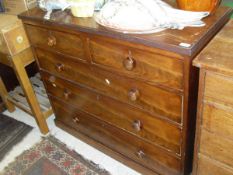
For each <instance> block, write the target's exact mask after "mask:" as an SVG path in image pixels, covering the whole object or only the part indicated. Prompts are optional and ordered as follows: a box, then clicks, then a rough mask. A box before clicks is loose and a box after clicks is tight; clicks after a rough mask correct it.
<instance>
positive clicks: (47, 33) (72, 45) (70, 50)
mask: <svg viewBox="0 0 233 175" xmlns="http://www.w3.org/2000/svg"><path fill="white" fill-rule="evenodd" d="M25 28H26V31H27V33H28V37H29V39H30V41H31V44H32V45H34V46H39V47H43V48H45V49H52V50H54V51H57V52H61V53H63V54H68V55H70V56H73V57H76V58H77V59H80V60H86V57H85V53H84V42H83V41H84V39H83V37H82V36H81V35H74V34H69V33H64V32H58V31H53V30H49V29H45V28H40V27H34V26H31V25H26V26H25Z"/></svg>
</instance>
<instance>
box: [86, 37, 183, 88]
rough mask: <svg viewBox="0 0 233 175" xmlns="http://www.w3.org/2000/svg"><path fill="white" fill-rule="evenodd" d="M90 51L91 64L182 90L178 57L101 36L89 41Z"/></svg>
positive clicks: (181, 69)
mask: <svg viewBox="0 0 233 175" xmlns="http://www.w3.org/2000/svg"><path fill="white" fill-rule="evenodd" d="M90 52H91V56H92V61H93V63H94V64H98V65H101V66H104V67H106V68H111V69H113V70H115V71H117V72H120V73H123V74H125V75H128V76H130V77H137V78H140V79H143V80H146V81H149V82H152V83H156V84H159V85H163V86H167V87H169V88H174V89H183V61H182V60H179V59H177V58H170V57H167V56H163V55H160V54H156V53H152V52H149V51H143V50H140V49H138V48H137V47H136V46H135V48H132V47H127V46H122V45H120V44H115V43H113V42H108V41H105V40H101V39H98V40H93V39H91V40H90Z"/></svg>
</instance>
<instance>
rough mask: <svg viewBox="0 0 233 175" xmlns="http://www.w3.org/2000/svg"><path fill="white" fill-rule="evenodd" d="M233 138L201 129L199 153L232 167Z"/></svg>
mask: <svg viewBox="0 0 233 175" xmlns="http://www.w3.org/2000/svg"><path fill="white" fill-rule="evenodd" d="M232 148H233V140H232V139H227V138H225V137H224V136H222V135H217V134H215V133H210V132H208V131H206V130H205V129H202V131H201V139H200V153H201V154H204V155H207V156H208V157H210V158H212V159H215V160H217V161H219V162H222V163H224V164H226V165H228V166H230V167H233V149H232Z"/></svg>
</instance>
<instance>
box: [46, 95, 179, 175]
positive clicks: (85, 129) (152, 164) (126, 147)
mask: <svg viewBox="0 0 233 175" xmlns="http://www.w3.org/2000/svg"><path fill="white" fill-rule="evenodd" d="M50 100H51V102H52V106H53V109H54V112H55V114H56V121H60V122H61V123H63V124H65V125H67V126H69V127H72V128H74V129H76V130H77V132H80V133H82V134H84V135H86V136H88V137H90V138H92V139H94V140H95V141H98V142H100V143H102V144H104V145H105V146H107V147H109V148H111V149H113V150H114V151H117V152H119V153H121V154H123V155H124V156H127V157H129V158H130V159H133V160H134V161H136V162H138V163H140V164H142V165H144V166H145V167H147V168H150V169H152V170H154V171H156V172H157V173H159V174H160V173H163V174H164V175H176V174H179V172H180V171H181V163H180V159H179V158H176V157H174V156H171V155H170V154H168V153H166V152H164V151H163V150H161V149H159V148H157V147H154V146H153V145H151V144H148V143H146V142H144V141H142V140H140V139H138V138H137V137H134V136H132V135H130V134H128V133H127V132H124V131H122V130H119V129H117V128H115V127H113V126H111V125H109V124H107V123H106V122H103V121H101V120H98V119H96V118H95V117H93V116H91V115H88V114H87V113H84V112H81V111H80V110H79V109H76V108H73V107H71V106H70V105H68V104H66V103H63V102H61V101H60V100H57V99H55V98H53V97H51V96H50Z"/></svg>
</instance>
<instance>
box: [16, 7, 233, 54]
mask: <svg viewBox="0 0 233 175" xmlns="http://www.w3.org/2000/svg"><path fill="white" fill-rule="evenodd" d="M231 12H232V9H230V8H227V7H220V8H219V9H218V10H217V11H216V13H215V14H214V15H211V16H209V17H207V18H205V19H204V21H205V22H206V26H205V27H200V28H194V27H188V28H185V29H184V30H170V29H167V30H165V31H162V32H158V33H154V34H142V35H139V34H123V33H117V32H114V31H111V30H108V29H106V28H105V27H102V26H100V25H98V24H97V23H96V22H95V20H94V19H93V18H77V17H74V16H72V14H71V13H70V11H69V10H67V11H64V12H61V11H57V12H54V13H53V14H52V16H51V19H50V20H45V19H43V17H44V15H45V12H44V11H42V10H40V9H38V8H34V9H32V10H29V11H27V12H24V13H22V14H20V15H19V18H21V19H23V20H24V22H25V23H29V24H30V23H33V22H35V21H36V22H40V23H42V24H46V25H51V26H54V27H62V28H69V29H72V30H77V31H81V32H87V33H93V34H98V35H102V36H107V37H112V38H117V39H122V40H125V41H129V42H135V43H140V44H143V45H147V46H151V47H156V48H160V49H164V50H168V51H172V52H176V53H179V54H182V55H186V56H190V57H194V56H196V54H197V53H198V52H199V51H200V50H201V49H202V48H203V47H204V46H205V45H206V44H207V42H208V41H209V40H210V39H211V38H212V37H213V36H214V35H215V34H216V33H217V31H218V30H219V29H220V28H221V27H222V26H223V25H224V24H225V23H226V21H227V20H228V19H229V16H230V14H231ZM180 43H187V44H190V47H187V48H185V47H182V46H180Z"/></svg>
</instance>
